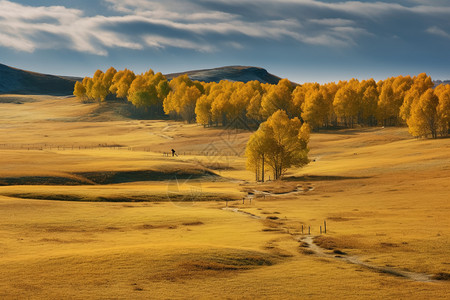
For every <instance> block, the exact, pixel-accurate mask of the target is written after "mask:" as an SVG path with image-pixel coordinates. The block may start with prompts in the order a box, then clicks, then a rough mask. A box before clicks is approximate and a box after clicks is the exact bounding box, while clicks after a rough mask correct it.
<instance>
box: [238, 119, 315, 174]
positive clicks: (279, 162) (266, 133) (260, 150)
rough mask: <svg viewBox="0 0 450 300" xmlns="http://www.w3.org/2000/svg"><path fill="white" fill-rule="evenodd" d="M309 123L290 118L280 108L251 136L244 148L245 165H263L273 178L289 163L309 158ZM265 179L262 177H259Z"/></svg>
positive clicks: (254, 167)
mask: <svg viewBox="0 0 450 300" xmlns="http://www.w3.org/2000/svg"><path fill="white" fill-rule="evenodd" d="M308 141H309V126H308V125H307V124H306V123H304V124H303V125H302V123H301V121H300V120H299V119H298V118H294V119H289V117H288V115H287V114H286V112H285V111H283V110H278V111H276V112H275V113H274V114H273V115H272V116H270V117H269V118H268V119H267V121H266V122H263V123H262V124H261V125H260V126H259V128H258V130H257V131H256V132H255V133H254V134H253V135H252V136H251V138H250V139H249V142H248V144H247V148H246V155H247V159H248V160H247V168H248V169H250V170H255V171H257V170H258V165H261V167H260V168H259V169H260V170H264V169H265V168H266V165H268V166H269V167H270V169H271V170H272V172H273V177H274V179H275V180H277V179H280V178H281V177H282V175H283V174H284V173H285V172H286V170H287V169H288V168H290V167H292V166H295V167H301V166H304V165H305V164H307V163H308V162H309V160H308V151H309V149H308ZM262 180H264V178H262Z"/></svg>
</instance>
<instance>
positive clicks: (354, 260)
mask: <svg viewBox="0 0 450 300" xmlns="http://www.w3.org/2000/svg"><path fill="white" fill-rule="evenodd" d="M222 210H227V211H231V212H234V213H238V214H242V215H246V216H248V217H251V218H253V219H262V218H261V217H260V216H257V215H254V214H252V213H249V212H246V211H243V210H240V209H238V208H231V207H223V208H222ZM291 236H292V237H293V238H294V239H295V240H296V241H298V242H303V243H306V244H307V245H308V247H307V249H309V250H311V251H312V252H314V255H316V256H319V257H326V258H331V259H336V260H339V261H342V262H346V263H351V264H355V265H358V266H362V267H365V268H367V269H369V270H372V271H375V272H379V273H384V274H389V275H393V276H397V277H403V278H406V279H410V280H414V281H419V282H438V281H437V280H433V279H432V276H431V275H428V274H424V273H416V272H410V271H403V270H398V269H394V268H389V267H380V266H375V265H372V264H369V263H367V262H364V261H362V260H360V259H359V258H358V257H357V256H354V255H339V254H335V253H332V254H330V253H326V252H325V251H327V249H324V248H322V247H320V246H318V245H316V244H315V243H314V240H313V238H314V236H311V235H302V236H299V235H293V234H291Z"/></svg>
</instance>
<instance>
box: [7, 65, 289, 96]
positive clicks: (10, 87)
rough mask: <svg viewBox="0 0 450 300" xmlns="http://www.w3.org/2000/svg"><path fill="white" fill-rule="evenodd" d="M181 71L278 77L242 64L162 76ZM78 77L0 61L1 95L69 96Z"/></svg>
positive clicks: (264, 79) (203, 77)
mask: <svg viewBox="0 0 450 300" xmlns="http://www.w3.org/2000/svg"><path fill="white" fill-rule="evenodd" d="M183 74H187V75H188V76H189V78H191V79H192V80H198V81H205V82H219V81H221V80H229V81H243V82H248V81H252V80H257V81H259V82H261V83H270V84H277V83H278V81H280V79H281V78H280V77H278V76H275V75H273V74H270V73H269V72H267V71H266V70H265V69H263V68H258V67H245V66H230V67H220V68H214V69H205V70H194V71H186V72H180V73H171V74H166V75H165V76H166V77H167V79H169V80H171V79H173V78H175V77H177V76H180V75H183ZM77 80H79V81H81V80H82V78H78V77H68V76H55V75H48V74H41V73H35V72H30V71H25V70H21V69H16V68H12V67H9V66H6V65H3V64H0V94H29V95H55V96H60V95H72V92H73V88H74V85H75V82H76V81H77Z"/></svg>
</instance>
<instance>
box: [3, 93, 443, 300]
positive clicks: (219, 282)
mask: <svg viewBox="0 0 450 300" xmlns="http://www.w3.org/2000/svg"><path fill="white" fill-rule="evenodd" d="M2 97H3V99H4V97H6V98H8V97H10V98H12V97H19V98H20V99H22V100H20V101H21V102H23V104H14V103H0V107H1V110H0V136H1V137H2V140H1V141H0V153H1V155H0V166H1V167H0V182H1V178H6V177H8V178H11V177H14V178H24V177H27V176H28V177H30V178H31V177H33V178H36V176H42V177H46V178H47V177H57V178H64V180H67V179H68V178H69V179H73V180H86V178H84V177H83V175H80V174H83V173H85V172H107V171H121V172H122V171H123V172H133V171H142V170H146V171H149V170H150V171H161V172H167V173H169V174H171V173H173V172H182V171H183V172H184V171H186V172H187V171H188V170H203V169H204V168H205V167H206V168H209V170H211V171H213V172H215V173H217V174H218V175H221V176H222V178H221V179H218V178H217V177H216V178H211V177H202V178H198V179H195V180H190V179H189V178H184V179H183V180H179V181H178V183H177V180H176V178H173V179H170V180H166V181H141V182H139V181H134V180H133V181H132V182H123V183H115V184H101V185H98V184H92V183H93V182H86V181H85V182H84V183H86V185H85V184H84V183H83V182H81V183H83V184H82V185H72V186H67V185H64V186H61V185H11V186H1V187H0V297H1V298H2V299H18V298H19V299H20V298H28V299H61V298H70V299H86V298H101V299H105V298H118V299H148V298H158V299H174V298H200V299H203V298H209V299H210V298H230V299H237V298H239V299H241V298H244V299H245V298H247V299H252V298H270V299H298V298H308V299H336V298H337V299H361V298H364V299H382V298H388V299H444V298H448V292H449V290H450V285H449V282H448V281H441V282H431V283H430V282H415V281H412V280H409V279H404V278H398V277H395V276H392V275H390V274H380V273H377V272H374V271H373V270H370V269H366V268H363V267H360V266H357V265H353V264H348V263H345V262H342V261H339V260H337V259H330V258H320V257H317V256H315V255H307V254H304V252H303V251H301V247H300V245H301V244H300V243H299V242H298V241H297V240H296V239H297V237H299V236H301V226H302V225H303V226H304V229H305V231H306V228H307V226H311V230H312V234H313V235H319V226H321V225H322V224H323V220H326V221H327V227H328V228H327V229H328V232H327V234H326V235H322V236H321V237H319V238H318V239H317V242H318V243H319V244H321V245H322V246H323V247H328V248H330V249H333V250H336V249H337V250H341V251H344V252H346V253H348V254H349V255H355V256H358V257H359V258H360V259H361V260H363V261H367V262H370V263H371V264H373V265H376V266H381V267H383V266H391V267H392V268H395V269H399V270H409V271H413V272H420V273H427V274H438V273H450V262H449V257H450V229H449V227H450V226H449V225H450V220H449V218H448V216H449V213H450V203H449V199H450V194H449V183H450V181H449V179H450V151H449V148H450V139H441V140H433V141H431V140H415V139H412V138H410V137H409V135H408V134H407V130H406V129H404V128H386V129H381V128H374V129H362V130H348V131H339V132H324V133H319V134H313V135H312V138H311V155H310V157H311V158H312V159H315V161H313V162H312V163H311V164H310V165H308V166H307V167H305V168H303V169H299V170H291V171H290V172H289V174H288V176H289V177H290V178H288V180H287V181H285V182H277V183H267V184H255V183H252V182H251V180H252V179H253V175H252V174H251V173H250V172H248V171H246V170H244V163H245V158H243V157H242V156H238V155H239V154H241V153H242V150H243V147H244V146H245V140H246V138H247V137H248V135H249V133H246V132H232V134H230V133H229V132H228V133H227V132H224V131H223V130H219V129H204V128H202V127H201V126H197V125H192V124H191V125H187V124H182V123H177V122H172V121H152V120H131V119H126V118H122V117H120V116H119V115H117V114H114V113H111V112H108V111H107V110H105V109H102V108H98V107H97V104H80V103H77V102H76V101H75V100H74V99H71V98H68V99H66V98H57V97H45V96H39V97H36V96H23V97H22V96H1V97H0V100H1V99H2ZM21 97H22V98H21ZM27 101H28V102H27ZM0 102H1V101H0ZM3 102H7V101H3ZM99 144H100V146H99ZM105 145H109V146H112V145H116V147H105ZM117 145H120V147H117ZM229 145H231V147H230V146H229ZM58 146H59V149H58ZM72 146H73V149H72ZM84 147H86V149H85V148H84ZM89 147H91V148H89ZM41 148H42V150H40V149H41ZM171 148H175V149H176V150H177V151H178V152H179V153H180V154H181V155H180V156H179V157H174V158H172V157H164V156H163V155H162V152H168V151H170V149H171ZM28 149H30V150H28ZM218 150H220V151H221V153H219V154H218V155H217V151H218ZM185 152H186V154H185ZM206 152H208V156H207V155H205V154H206ZM211 154H216V155H211ZM82 177H83V178H84V179H83V178H82ZM137 178H139V177H137ZM42 180H44V179H42ZM41 183H42V182H41ZM79 183H80V182H78V184H79ZM87 183H89V184H87ZM310 187H312V188H313V189H310ZM253 189H255V190H257V191H266V192H271V193H278V194H273V195H267V196H266V198H263V197H257V198H255V199H253V201H252V203H251V204H250V203H249V201H248V200H247V201H246V202H245V204H242V201H234V202H230V203H229V206H230V207H234V208H237V209H239V210H240V211H242V212H248V213H250V214H252V215H253V216H259V217H261V218H262V219H258V218H256V217H252V215H249V214H244V213H236V212H233V211H230V210H222V209H221V208H223V207H224V206H225V205H226V204H225V202H224V201H220V200H222V199H225V198H230V199H241V198H242V196H243V195H245V192H247V191H250V190H253ZM12 194H15V195H16V196H17V195H22V196H23V195H24V194H27V195H35V196H39V195H40V196H45V195H62V196H64V195H66V196H68V195H69V196H76V197H74V198H73V200H93V199H100V198H102V199H116V200H117V199H120V198H121V197H122V198H127V197H128V198H127V201H132V200H133V199H141V200H142V199H144V198H145V197H155V198H154V199H158V202H139V203H135V202H116V203H111V202H79V201H47V200H32V199H21V198H17V197H7V196H4V195H12ZM1 195H3V196H1ZM171 195H178V196H180V195H181V198H182V200H185V201H182V202H174V201H172V200H173V199H174V198H173V197H172V198H171V197H170V196H171ZM205 195H206V196H208V197H209V196H211V198H210V199H213V200H215V201H204V200H208V197H206V196H205ZM257 195H259V196H261V195H262V194H258V193H257ZM133 197H134V198H133ZM44 198H45V197H44ZM179 198H180V197H179ZM179 198H177V199H179ZM130 199H131V200H130ZM200 200H202V201H200ZM217 200H219V201H217ZM237 212H239V211H237ZM267 217H269V218H270V219H266V218H267ZM330 251H332V250H330Z"/></svg>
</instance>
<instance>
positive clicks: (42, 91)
mask: <svg viewBox="0 0 450 300" xmlns="http://www.w3.org/2000/svg"><path fill="white" fill-rule="evenodd" d="M81 79H82V78H77V77H63V76H54V75H47V74H41V73H34V72H30V71H24V70H20V69H16V68H12V67H9V66H6V65H2V64H0V94H35V95H55V96H61V95H71V94H72V93H73V87H74V85H75V82H76V81H77V80H81Z"/></svg>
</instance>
